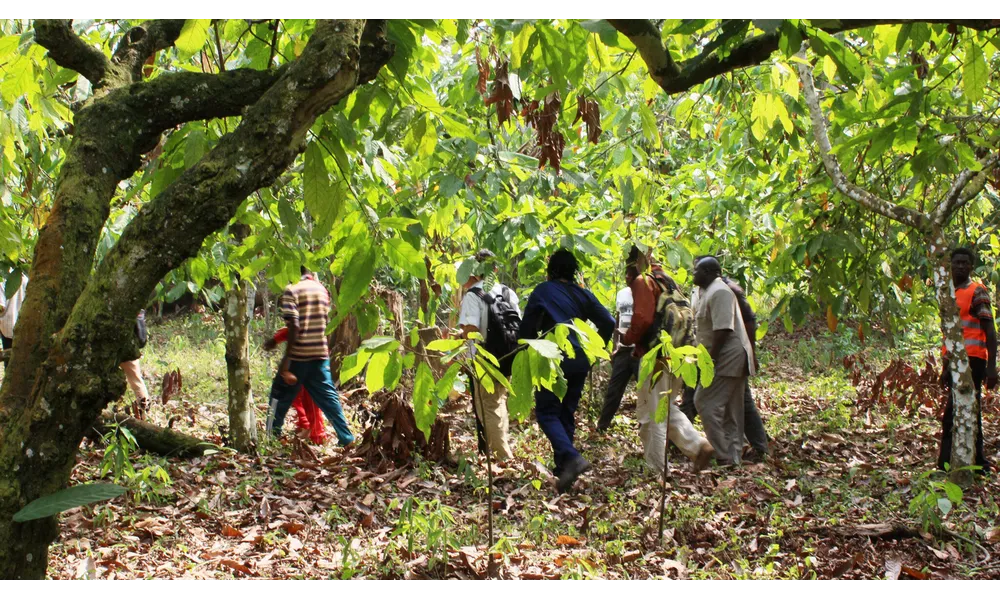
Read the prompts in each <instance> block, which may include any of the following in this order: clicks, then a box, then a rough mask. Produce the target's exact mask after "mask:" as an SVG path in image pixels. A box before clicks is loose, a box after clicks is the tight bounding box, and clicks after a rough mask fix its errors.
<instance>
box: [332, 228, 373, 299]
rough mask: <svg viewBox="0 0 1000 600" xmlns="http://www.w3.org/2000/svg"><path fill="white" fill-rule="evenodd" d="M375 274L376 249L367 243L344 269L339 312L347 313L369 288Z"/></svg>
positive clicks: (339, 296) (339, 297)
mask: <svg viewBox="0 0 1000 600" xmlns="http://www.w3.org/2000/svg"><path fill="white" fill-rule="evenodd" d="M374 275H375V251H374V249H373V248H372V247H371V246H369V245H367V244H365V248H364V249H363V250H360V251H358V252H357V253H355V254H354V256H353V257H352V258H351V262H349V263H347V267H346V268H345V269H344V274H343V279H342V280H341V283H340V294H339V295H338V297H337V305H338V306H337V308H338V310H339V311H340V312H339V313H338V314H346V311H348V310H350V308H351V307H352V306H354V304H355V303H356V302H357V301H358V300H359V299H360V298H361V296H362V295H363V294H364V293H365V291H366V290H368V286H369V284H370V283H371V281H372V277H373V276H374Z"/></svg>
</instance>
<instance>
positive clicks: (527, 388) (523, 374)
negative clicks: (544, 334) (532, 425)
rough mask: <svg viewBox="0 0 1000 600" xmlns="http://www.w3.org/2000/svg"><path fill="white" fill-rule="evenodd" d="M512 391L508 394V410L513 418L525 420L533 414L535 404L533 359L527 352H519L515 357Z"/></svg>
mask: <svg viewBox="0 0 1000 600" xmlns="http://www.w3.org/2000/svg"><path fill="white" fill-rule="evenodd" d="M510 385H511V392H510V394H509V395H508V396H507V410H508V411H509V412H510V416H511V418H514V419H517V420H518V421H524V419H526V418H528V416H529V415H530V414H531V407H532V406H534V404H535V399H534V386H533V384H532V380H531V359H530V357H529V356H528V353H527V352H523V351H522V352H518V353H517V356H515V357H514V363H513V365H512V366H511V374H510Z"/></svg>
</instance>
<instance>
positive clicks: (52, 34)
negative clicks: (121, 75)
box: [35, 19, 111, 86]
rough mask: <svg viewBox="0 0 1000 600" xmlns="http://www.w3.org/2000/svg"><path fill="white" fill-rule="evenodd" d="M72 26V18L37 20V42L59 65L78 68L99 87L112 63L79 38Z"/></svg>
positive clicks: (77, 69)
mask: <svg viewBox="0 0 1000 600" xmlns="http://www.w3.org/2000/svg"><path fill="white" fill-rule="evenodd" d="M72 25H73V21H72V20H71V19H38V20H37V21H35V43H36V44H38V45H39V46H41V47H43V48H45V49H46V50H48V51H49V58H51V59H52V60H53V61H55V63H56V64H57V65H59V66H60V67H65V68H67V69H72V70H74V71H76V72H77V73H79V74H80V75H83V76H84V77H86V78H87V79H88V80H90V82H91V84H93V85H95V86H96V85H97V84H98V83H99V82H101V81H103V80H104V76H105V73H107V71H108V69H109V68H110V67H111V64H110V63H109V62H108V59H107V58H106V57H105V56H104V53H103V52H101V51H100V50H98V49H97V48H94V47H93V46H91V45H89V44H88V43H87V42H85V41H83V40H82V39H80V37H79V36H77V35H76V33H74V32H73V26H72Z"/></svg>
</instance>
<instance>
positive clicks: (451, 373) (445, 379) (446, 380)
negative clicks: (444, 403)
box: [434, 362, 462, 400]
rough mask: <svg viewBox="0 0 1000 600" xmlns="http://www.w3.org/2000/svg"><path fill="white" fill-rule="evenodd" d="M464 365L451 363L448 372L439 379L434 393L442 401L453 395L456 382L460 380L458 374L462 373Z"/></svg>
mask: <svg viewBox="0 0 1000 600" xmlns="http://www.w3.org/2000/svg"><path fill="white" fill-rule="evenodd" d="M461 368H462V365H460V364H459V363H457V362H456V363H451V365H449V366H448V370H447V371H445V372H444V375H442V376H441V379H438V382H437V385H436V386H435V388H434V393H435V394H436V395H437V397H438V398H439V399H441V400H444V399H445V398H447V397H448V396H449V395H450V394H451V390H452V388H454V387H455V380H456V379H457V378H458V373H459V372H460V371H461Z"/></svg>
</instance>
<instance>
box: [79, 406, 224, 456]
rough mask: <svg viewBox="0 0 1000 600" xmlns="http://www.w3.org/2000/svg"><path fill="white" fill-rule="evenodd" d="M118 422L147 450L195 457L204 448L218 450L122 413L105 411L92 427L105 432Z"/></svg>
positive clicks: (189, 436) (209, 443) (201, 441)
mask: <svg viewBox="0 0 1000 600" xmlns="http://www.w3.org/2000/svg"><path fill="white" fill-rule="evenodd" d="M115 424H118V425H120V426H122V427H125V428H126V429H128V430H129V431H130V432H131V433H132V436H133V437H134V438H135V441H136V443H137V444H138V445H139V447H140V448H142V449H143V450H145V451H147V452H153V453H154V454H160V455H162V456H169V457H176V458H195V457H198V456H203V455H204V454H205V451H206V450H218V449H219V447H218V446H216V445H215V444H213V443H211V442H206V441H205V440H202V439H199V438H196V437H194V436H191V435H187V434H184V433H180V432H178V431H174V430H173V429H167V428H166V427H160V426H159V425H153V424H152V423H149V422H147V421H140V420H138V419H135V418H133V417H130V416H128V415H125V414H122V413H114V414H112V413H109V412H105V413H104V414H103V415H102V419H101V420H100V422H99V423H98V424H97V425H95V426H94V429H95V430H96V431H97V432H98V433H100V434H102V435H103V434H105V433H107V432H108V431H109V430H111V428H112V426H113V425H115Z"/></svg>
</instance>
